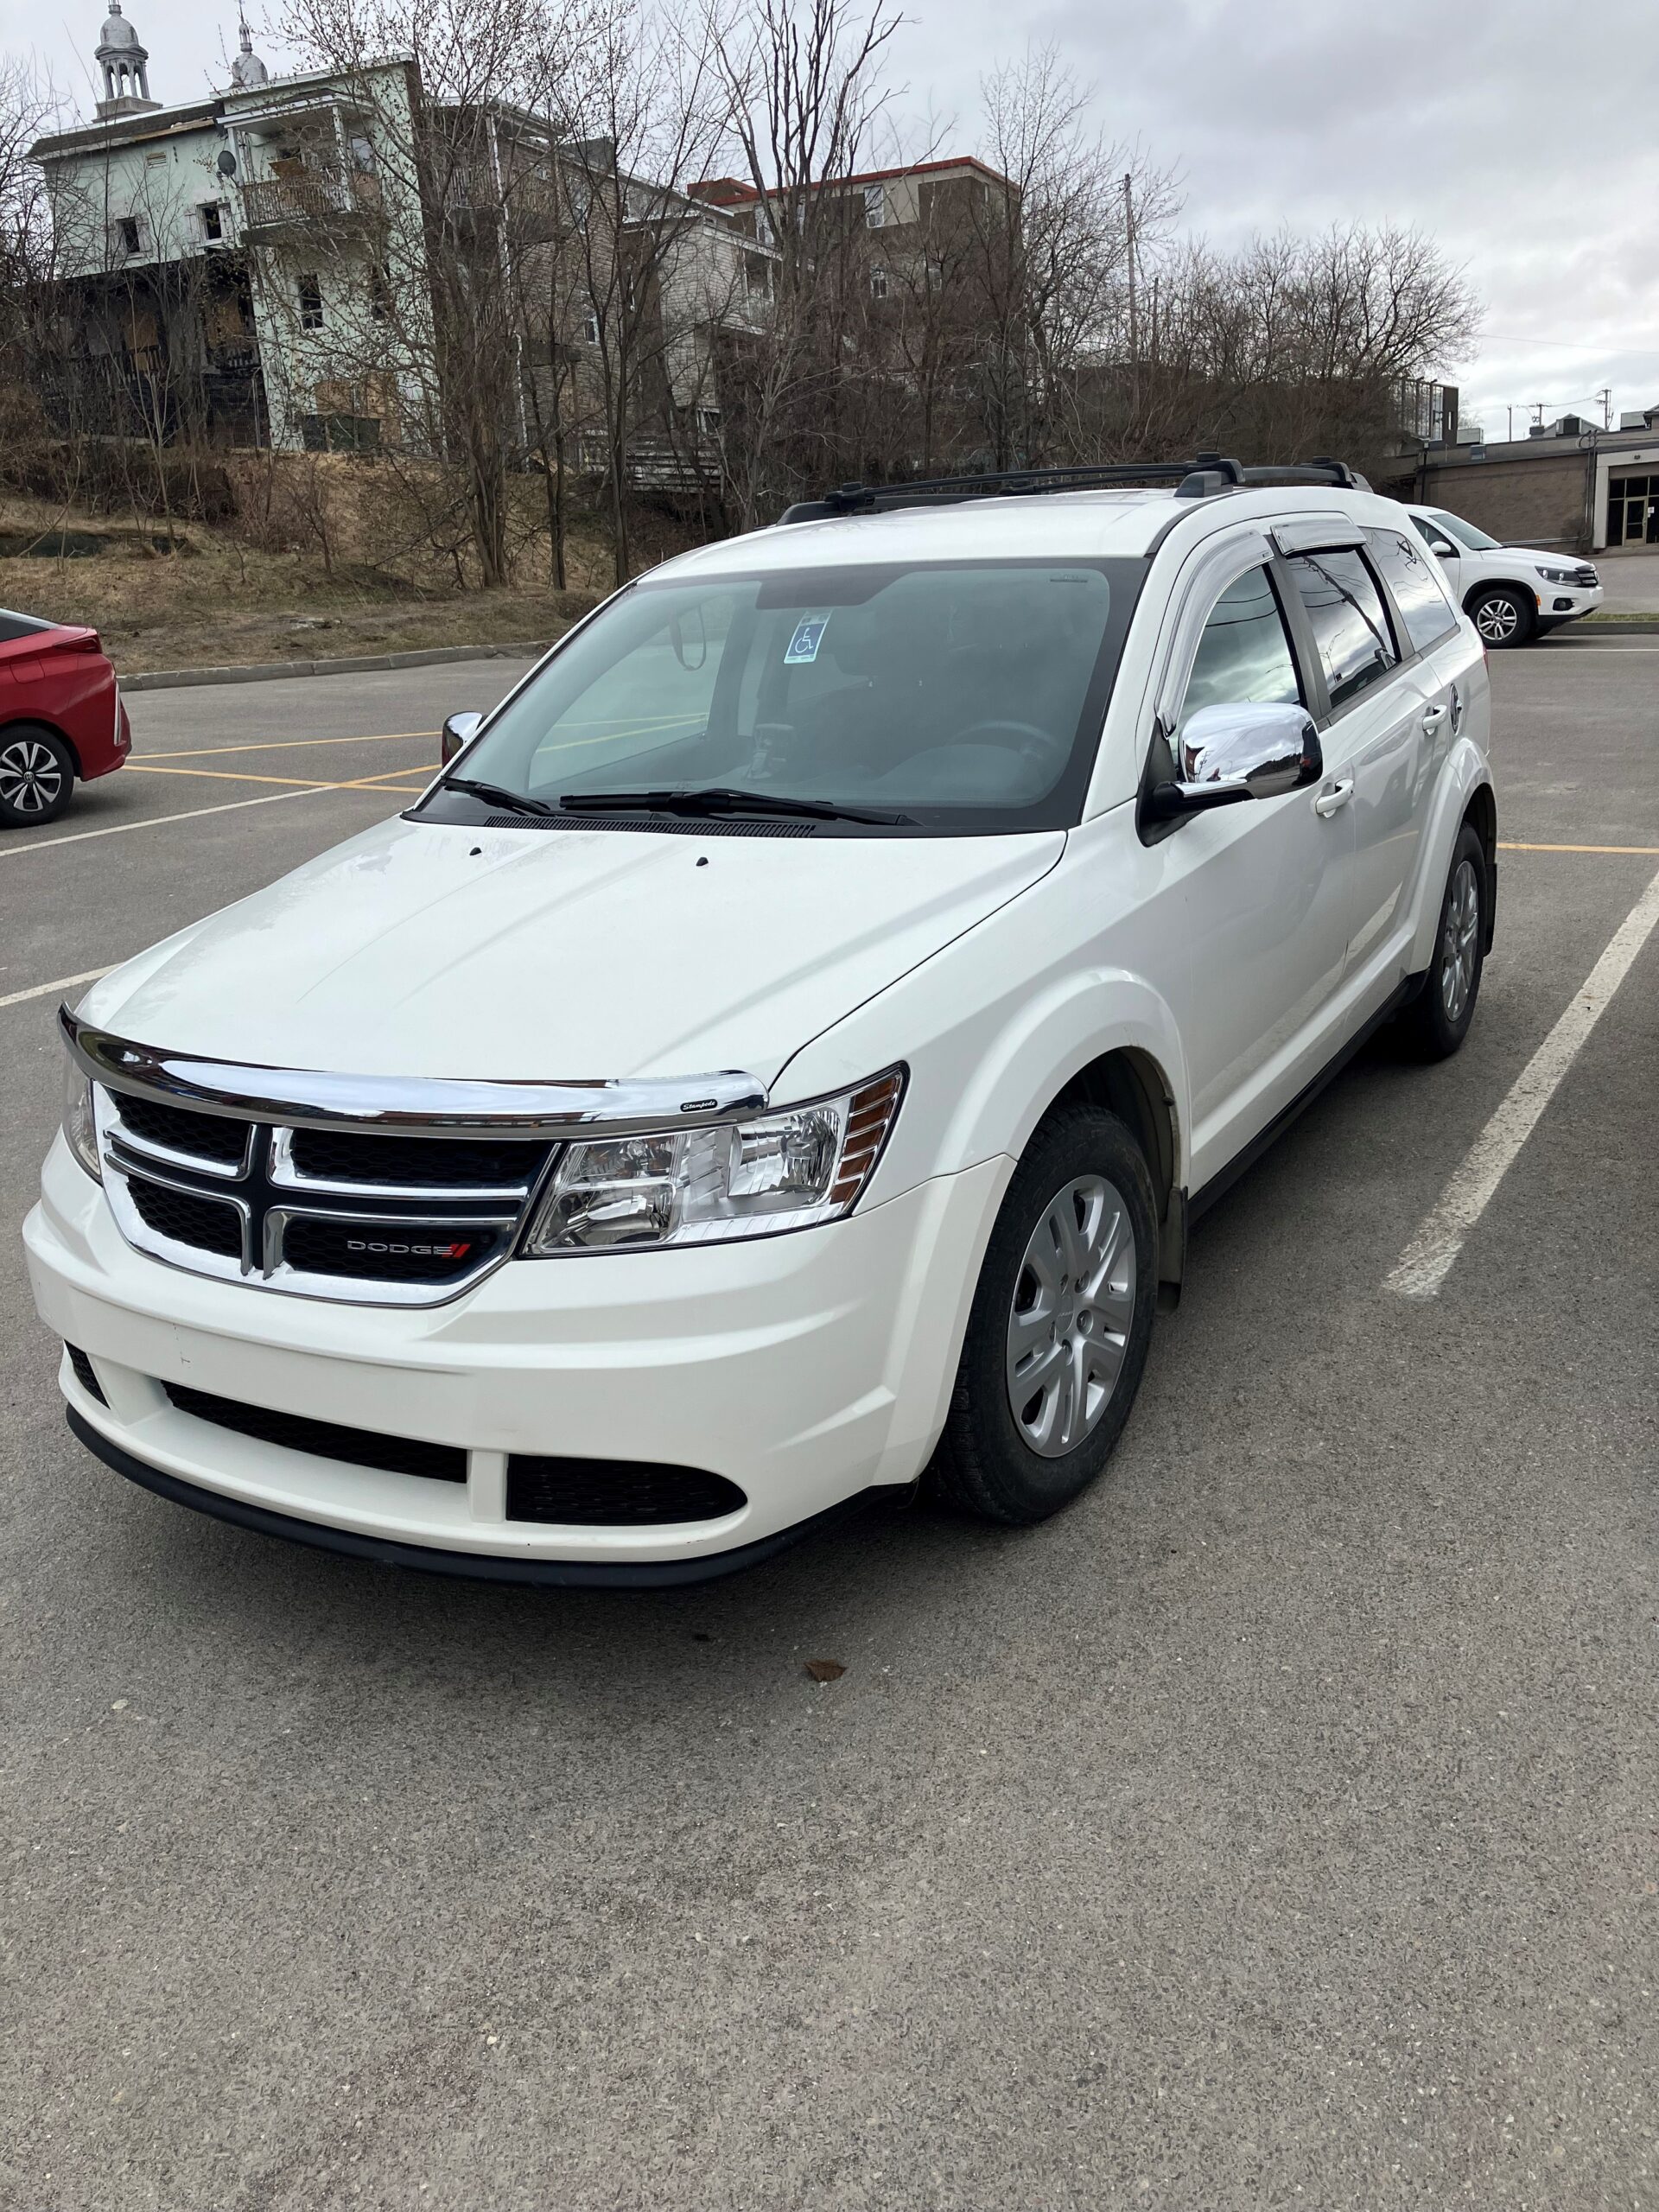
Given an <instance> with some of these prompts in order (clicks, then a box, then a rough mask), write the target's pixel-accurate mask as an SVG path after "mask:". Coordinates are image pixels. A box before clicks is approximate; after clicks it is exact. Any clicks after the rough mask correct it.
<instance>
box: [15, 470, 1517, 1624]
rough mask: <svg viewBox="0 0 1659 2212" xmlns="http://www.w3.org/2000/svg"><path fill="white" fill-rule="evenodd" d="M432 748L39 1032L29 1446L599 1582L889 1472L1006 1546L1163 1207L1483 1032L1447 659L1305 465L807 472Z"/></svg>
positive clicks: (223, 1512) (1444, 608) (1089, 1461)
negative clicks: (59, 1071) (926, 1478)
mask: <svg viewBox="0 0 1659 2212" xmlns="http://www.w3.org/2000/svg"><path fill="white" fill-rule="evenodd" d="M1080 485H1081V486H1095V487H1096V488H1078V486H1080ZM473 720H475V718H468V724H469V726H468V728H467V731H466V733H465V735H466V741H465V744H464V749H463V750H461V753H460V755H459V758H458V759H456V760H454V761H453V762H452V763H451V764H450V765H449V766H448V767H447V768H446V769H445V771H444V772H442V773H441V774H440V776H439V777H438V779H437V780H436V781H435V783H434V784H433V785H431V787H430V788H429V791H427V792H426V793H425V794H424V795H423V798H421V799H420V800H419V801H418V802H417V803H416V804H414V805H413V806H411V807H410V810H409V811H408V812H407V813H406V814H404V815H403V816H401V817H398V818H397V819H395V820H393V821H391V822H388V823H384V824H382V825H381V826H380V827H378V828H376V829H371V830H369V831H367V832H366V833H365V834H364V835H363V836H358V837H354V838H353V839H352V840H351V841H350V842H348V843H346V844H345V845H342V846H340V847H339V848H338V849H336V850H334V851H333V852H330V853H327V854H325V855H322V856H321V857H320V858H319V859H316V860H314V861H310V862H309V863H308V865H306V866H305V867H303V868H299V869H298V870H296V872H295V873H294V874H291V875H289V876H287V877H285V878H284V879H283V880H282V881H280V882H278V883H276V884H274V885H273V886H272V887H270V889H269V890H266V891H263V892H259V893H255V894H254V895H253V896H252V897H251V898H249V899H245V900H243V901H242V902H241V903H240V904H239V905H238V906H232V907H231V908H229V909H227V910H226V912H223V913H221V914H219V915H216V916H213V917H212V918H209V919H207V920H206V921H203V922H200V923H198V924H197V925H195V926H194V928H191V929H188V930H185V931H182V932H181V933H180V934H179V935H178V936H176V937H175V938H170V939H168V941H167V942H166V943H164V944H159V945H157V946H156V947H155V948H154V949H153V950H150V951H149V952H146V953H144V954H142V955H141V956H140V957H137V958H136V959H134V960H131V961H129V962H128V963H127V964H126V965H125V966H124V967H123V968H121V969H118V970H117V971H116V972H115V973H114V974H112V975H111V976H106V977H105V979H104V981H103V982H99V983H98V984H96V985H95V986H94V987H93V988H92V990H91V991H90V992H89V993H88V994H87V995H86V998H85V999H84V1000H83V1001H81V1004H80V1006H79V1009H78V1010H77V1011H76V1012H74V1013H73V1014H72V1013H70V1012H69V1011H68V1010H67V1008H66V1009H65V1011H64V1013H63V1014H62V1017H61V1020H62V1028H63V1034H64V1039H65V1043H66V1045H67V1057H66V1063H65V1065H66V1073H67V1084H68V1089H67V1105H66V1112H65V1117H64V1126H63V1132H62V1135H60V1137H59V1139H58V1140H57V1141H55V1142H54V1145H53V1147H52V1150H51V1153H50V1154H49V1156H48V1160H47V1162H46V1167H45V1173H44V1179H43V1190H42V1195H41V1202H40V1204H39V1205H37V1206H36V1207H35V1209H34V1211H32V1212H31V1214H30V1215H29V1221H28V1224H27V1226H26V1230H25V1236H26V1238H27V1243H28V1249H29V1266H30V1270H31V1274H32V1277H33V1282H34V1287H35V1297H36V1299H37V1301H38V1303H39V1306H40V1311H41V1314H42V1315H43V1316H44V1318H45V1319H46V1320H47V1321H48V1324H49V1325H50V1326H51V1327H52V1329H53V1330H54V1332H55V1333H56V1334H57V1335H58V1336H59V1337H60V1338H61V1339H62V1340H63V1341H64V1344H65V1345H66V1351H65V1355H64V1358H63V1363H62V1367H61V1384H62V1389H63V1391H64V1394H65V1395H66V1397H67V1400H68V1407H69V1421H70V1424H71V1427H73V1430H74V1432H75V1433H76V1434H77V1436H79V1438H80V1440H81V1441H82V1442H83V1443H84V1444H86V1446H88V1447H89V1448H90V1449H91V1450H92V1451H93V1452H96V1453H97V1454H98V1455H99V1457H100V1458H101V1459H105V1460H106V1461H107V1462H108V1463H109V1464H110V1465H111V1466H113V1467H115V1468H117V1469H118V1470H119V1471H121V1472H122V1473H123V1474H124V1475H127V1476H129V1477H130V1478H133V1479H134V1480H136V1481H137V1482H140V1483H143V1484H147V1485H148V1486H149V1488H151V1489H152V1490H156V1491H161V1492H162V1493H163V1494H164V1495H166V1496H168V1497H173V1498H175V1499H178V1500H180V1501H181V1502H183V1503H188V1504H191V1505H194V1506H196V1507H198V1508H200V1509H202V1510H207V1511H208V1512H211V1513H215V1514H218V1515H219V1516H222V1517H224V1518H226V1519H228V1520H231V1521H234V1522H242V1523H245V1524H248V1525H251V1526H252V1527H255V1528H257V1529H264V1530H268V1531H271V1532H276V1533H281V1534H283V1535H289V1536H296V1537H300V1538H302V1539H304V1540H306V1541H310V1542H313V1543H317V1544H321V1545H325V1546H329V1547H332V1548H334V1549H336V1550H340V1551H345V1552H350V1553H356V1554H366V1555H369V1556H372V1557H375V1558H380V1559H391V1560H401V1561H404V1562H405V1563H408V1564H412V1565H417V1566H423V1567H432V1568H437V1569H441V1570H445V1571H448V1572H454V1573H474V1574H485V1575H495V1576H504V1577H508V1578H516V1579H521V1580H539V1581H547V1582H567V1583H568V1582H586V1581H606V1580H610V1581H623V1582H634V1583H641V1582H663V1581H676V1580H695V1579H697V1578H698V1577H701V1576H704V1575H707V1574H709V1573H718V1572H721V1571H723V1570H725V1569H728V1568H730V1567H734V1566H738V1565H741V1564H743V1563H746V1562H747V1561H751V1560H755V1559H757V1558H760V1557H761V1556H763V1555H765V1554H766V1553H768V1552H770V1551H772V1550H774V1549H776V1548H778V1547H779V1545H781V1544H782V1543H784V1542H785V1541H788V1540H789V1538H790V1537H791V1535H797V1534H798V1533H799V1532H800V1530H801V1529H803V1528H804V1527H805V1526H809V1525H811V1524H812V1523H813V1522H816V1521H817V1520H819V1519H821V1518H822V1517H823V1516H827V1515H829V1514H832V1513H835V1512H836V1511H838V1510H840V1509H842V1507H844V1506H845V1505H846V1504H847V1503H849V1501H851V1500H853V1499H855V1497H859V1496H861V1494H863V1493H866V1492H869V1491H885V1492H887V1493H889V1494H892V1493H894V1492H903V1491H906V1490H907V1489H908V1487H909V1486H911V1485H912V1484H914V1483H915V1482H916V1480H917V1478H918V1476H920V1475H921V1473H922V1472H923V1471H924V1470H925V1469H926V1468H928V1467H929V1466H930V1465H931V1467H932V1469H933V1470H934V1472H935V1476H936V1479H937V1481H938V1485H939V1487H940V1488H941V1490H942V1491H944V1494H945V1495H946V1496H947V1497H949V1498H950V1499H953V1500H955V1501H956V1502H957V1503H959V1504H960V1505H962V1506H964V1507H966V1508H968V1509H969V1510H972V1511H974V1512H976V1513H979V1514H982V1515H985V1516H989V1517H990V1518H992V1519H994V1520H997V1521H1001V1522H1033V1521H1037V1520H1040V1519H1041V1518H1043V1517H1044V1516H1046V1515H1048V1514H1051V1513H1052V1512H1054V1511H1055V1510H1057V1509H1058V1507H1060V1506H1062V1505H1064V1504H1065V1503H1066V1502H1067V1501H1068V1500H1069V1499H1071V1498H1072V1497H1075V1496H1076V1495H1077V1493H1078V1492H1079V1491H1081V1490H1082V1489H1083V1488H1084V1486H1085V1485H1086V1484H1089V1483H1090V1482H1091V1481H1092V1480H1093V1479H1094V1478H1095V1477H1096V1475H1097V1474H1098V1473H1099V1472H1100V1470H1101V1468H1102V1466H1103V1463H1104V1462H1105V1460H1106V1459H1107V1457H1108V1455H1109V1452H1111V1450H1112V1447H1113V1446H1114V1444H1115V1443H1116V1440H1117V1437H1118V1435H1119V1433H1120V1432H1121V1431H1122V1427H1123V1424H1124V1421H1125V1420H1126V1419H1127V1418H1128V1412H1129V1408H1130V1405H1131V1403H1132V1402H1133V1400H1134V1397H1135V1389H1136V1386H1137V1384H1138V1383H1139V1382H1140V1379H1141V1369H1142V1366H1143V1364H1144V1362H1145V1360H1146V1357H1147V1339H1148V1338H1149V1335H1150V1333H1151V1330H1152V1325H1153V1316H1154V1309H1155V1308H1156V1307H1157V1306H1159V1305H1160V1303H1163V1304H1168V1303H1169V1302H1170V1301H1172V1300H1173V1298H1174V1297H1175V1295H1176V1294H1178V1292H1179V1286H1180V1281H1181V1276H1182V1272H1183V1269H1184V1268H1185V1264H1186V1249H1187V1230H1188V1225H1189V1224H1190V1223H1191V1221H1192V1218H1193V1217H1194V1215H1195V1214H1197V1213H1198V1212H1199V1211H1201V1210H1202V1209H1203V1208H1204V1207H1205V1205H1208V1204H1209V1203H1210V1202H1211V1200H1212V1199H1213V1198H1215V1197H1216V1196H1217V1193H1218V1192H1220V1191H1222V1190H1223V1189H1224V1187H1225V1186H1226V1185H1227V1184H1228V1183H1229V1182H1230V1179H1232V1178H1233V1177H1234V1176H1235V1175H1236V1173H1238V1171H1239V1169H1240V1168H1241V1166H1243V1164H1244V1163H1245V1162H1246V1161H1247V1160H1249V1158H1250V1157H1251V1156H1252V1154H1255V1152H1256V1151H1258V1150H1259V1149H1260V1148H1261V1147H1262V1146H1263V1145H1264V1144H1265V1143H1266V1142H1267V1141H1268V1140H1269V1139H1270V1138H1271V1137H1272V1136H1273V1135H1274V1133H1275V1132H1276V1131H1278V1130H1279V1129H1280V1128H1282V1127H1283V1126H1284V1124H1285V1123H1286V1122H1287V1119H1288V1118H1289V1117H1290V1116H1292V1115H1294V1113H1295V1112H1296V1111H1297V1109H1299V1108H1300V1107H1301V1106H1302V1105H1304V1104H1305V1103H1306V1101H1307V1100H1308V1098H1309V1097H1310V1096H1311V1095H1312V1094H1313V1092H1314V1091H1315V1090H1317V1089H1318V1088H1319V1085H1320V1084H1323V1083H1324V1082H1325V1080H1326V1078H1327V1077H1329V1076H1330V1075H1331V1074H1332V1071H1333V1070H1334V1069H1336V1068H1337V1067H1338V1066H1339V1065H1341V1064H1342V1062H1343V1061H1344V1059H1345V1058H1347V1057H1348V1056H1349V1055H1350V1054H1351V1053H1352V1052H1354V1050H1355V1049H1356V1047H1357V1046H1358V1045H1359V1043H1360V1041H1361V1040H1362V1039H1363V1038H1364V1037H1365V1036H1366V1035H1367V1033H1369V1032H1370V1030H1372V1029H1373V1028H1374V1027H1376V1025H1377V1024H1378V1023H1380V1022H1381V1021H1383V1020H1385V1019H1387V1018H1388V1017H1389V1016H1393V1015H1399V1016H1401V1017H1402V1018H1403V1019H1404V1020H1406V1021H1408V1023H1409V1025H1410V1027H1411V1030H1412V1033H1413V1034H1414V1037H1415V1038H1416V1039H1417V1040H1418V1043H1419V1044H1420V1046H1421V1049H1422V1051H1423V1052H1424V1053H1425V1054H1426V1055H1427V1056H1430V1057H1433V1056H1436V1055H1442V1054H1446V1053H1448V1052H1453V1051H1455V1050H1456V1049H1457V1047H1458V1046H1459V1043H1460V1042H1461V1041H1462V1039H1463V1036H1464V1033H1465V1030H1466V1028H1467V1027H1468V1024H1469V1020H1470V1017H1471V1014H1472V1012H1473V1009H1474V1005H1475V1000H1476V995H1477V993H1478V989H1479V985H1480V977H1481V963H1482V959H1483V957H1484V953H1485V952H1486V950H1487V949H1488V947H1489V945H1490V944H1491V928H1492V912H1493V896H1494V889H1495V880H1496V878H1495V859H1494V856H1495V851H1496V836H1497V815H1496V808H1495V803H1494V799H1493V794H1492V785H1491V770H1490V766H1489V764H1488V760H1487V728H1488V691H1487V680H1486V674H1485V665H1484V655H1483V653H1482V651H1481V646H1480V642H1479V640H1478V638H1477V637H1476V635H1475V632H1474V630H1473V628H1472V627H1471V625H1470V624H1469V623H1468V622H1467V621H1465V620H1464V619H1463V618H1462V617H1461V616H1460V615H1459V612H1458V610H1457V608H1456V607H1455V605H1454V604H1453V602H1452V600H1451V598H1450V597H1449V596H1448V595H1447V593H1446V589H1445V587H1444V585H1443V583H1442V582H1441V579H1440V571H1439V569H1438V568H1437V566H1436V564H1435V563H1434V562H1433V559H1431V558H1430V557H1428V556H1427V554H1426V552H1425V550H1424V549H1423V547H1422V546H1421V543H1420V542H1419V541H1418V540H1417V538H1416V537H1415V535H1414V531H1413V530H1412V527H1411V524H1410V521H1409V519H1408V516H1407V515H1406V513H1405V512H1404V510H1403V509H1402V508H1401V507H1400V506H1398V505H1395V504H1394V503H1393V502H1391V501H1389V500H1387V499H1379V498H1376V497H1375V496H1373V495H1372V494H1371V493H1370V492H1369V490H1368V489H1367V488H1366V487H1365V486H1364V485H1363V483H1362V482H1361V481H1360V480H1357V479H1356V478H1354V477H1353V476H1352V475H1351V474H1350V473H1349V472H1348V471H1347V470H1346V469H1345V468H1343V467H1340V466H1338V465H1337V464H1334V463H1333V464H1329V465H1319V466H1313V467H1307V468H1304V469H1301V470H1289V469H1281V470H1250V469H1242V468H1240V467H1238V465H1237V464H1236V462H1217V461H1212V460H1206V461H1205V463H1203V464H1195V465H1188V466H1187V467H1173V468H1167V469H1156V470H1154V469H1143V470H1128V471H1117V472H1114V471H1109V470H1098V471H1091V472H1087V473H1084V474H1081V475H1080V474H1079V473H1077V472H1073V473H1071V474H1069V475H1065V476H1062V477H1060V478H1059V479H1058V480H1048V479H1045V478H1043V477H1040V476H1033V477H1029V478H1025V479H1021V480H1017V481H1014V482H1013V483H1010V482H1009V480H995V479H994V480H988V481H987V480H978V481H965V482H961V483H954V484H946V485H944V486H934V487H931V489H930V488H927V487H916V486H911V487H906V489H904V490H902V491H897V492H886V493H870V492H866V491H862V490H860V489H858V488H856V487H849V489H848V490H846V491H844V492H843V493H839V494H837V495H836V496H835V497H833V498H831V499H826V500H823V501H819V502H816V503H813V504H812V505H809V506H807V507H804V508H797V509H793V510H791V514H790V516H788V517H786V518H785V522H784V523H783V524H780V525H779V526H778V527H775V528H772V529H770V530H765V531H760V532H758V533H756V534H755V535H753V536H750V537H740V538H737V539H734V540H732V541H729V542H728V543H721V544H716V545H710V546H708V547H706V548H704V549H702V550H700V551H697V552H695V553H691V554H688V555H686V556H684V557H683V558H681V559H678V560H676V561H672V562H670V563H667V564H666V565H665V566H664V567H662V568H660V569H656V570H655V571H654V572H653V573H652V574H651V575H648V576H645V577H643V578H641V579H640V580H639V582H635V583H634V584H632V585H631V586H629V587H628V588H626V590H624V591H622V592H620V593H619V594H617V595H616V596H615V597H614V598H613V599H612V600H611V601H608V602H607V604H606V605H605V606H604V607H601V609H600V610H599V611H598V613H595V614H594V615H593V616H592V617H590V618H589V619H588V620H587V621H586V622H585V623H583V624H582V625H581V626H579V627H578V628H577V629H575V631H573V632H571V633H570V635H569V637H568V638H566V639H564V640H563V642H562V643H561V644H560V645H559V646H558V647H557V648H556V650H555V651H554V652H551V653H550V655H549V656H548V657H547V658H546V659H544V660H543V662H542V663H541V664H540V665H539V666H538V667H537V669H536V670H535V671H534V672H533V673H532V674H531V676H530V677H527V678H526V680H525V681H524V683H522V684H520V685H519V686H518V689H517V690H515V691H514V692H512V694H511V695H510V696H509V697H508V698H507V699H506V700H505V701H504V702H503V703H502V704H501V705H500V706H499V707H498V708H497V709H495V710H494V712H493V714H491V715H488V716H487V717H486V718H485V720H484V721H483V724H482V727H481V728H478V729H477V730H476V732H475V734H474V732H473V731H472V730H471V728H470V722H471V721H473ZM456 736H457V733H455V732H453V731H452V732H451V733H449V734H448V738H449V739H454V738H455V737H456ZM1426 1110H1432V1109H1430V1108H1429V1107H1428V1106H1427V1102H1426Z"/></svg>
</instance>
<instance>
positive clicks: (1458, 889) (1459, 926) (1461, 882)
mask: <svg viewBox="0 0 1659 2212" xmlns="http://www.w3.org/2000/svg"><path fill="white" fill-rule="evenodd" d="M1489 896H1490V893H1489V891H1488V887H1487V882H1486V849H1485V848H1484V845H1483V844H1482V843H1481V842H1480V836H1479V834H1478V831H1477V830H1476V829H1475V826H1474V824H1473V823H1471V822H1465V823H1464V825H1463V828H1462V829H1460V830H1459V833H1458V842H1457V844H1456V846H1455V848H1454V849H1453V851H1452V868H1451V872H1450V874H1448V875H1447V877H1446V891H1445V893H1444V895H1443V896H1442V898H1441V900H1440V928H1439V930H1438V931H1436V932H1435V938H1434V952H1433V957H1432V959H1431V960H1430V962H1429V967H1428V974H1427V976H1425V978H1424V979H1423V988H1422V989H1421V991H1420V992H1419V993H1418V995H1417V996H1416V997H1415V998H1414V1000H1413V1001H1412V1002H1411V1004H1410V1005H1409V1006H1408V1007H1407V1008H1406V1011H1405V1013H1404V1014H1403V1015H1402V1021H1403V1023H1404V1026H1405V1027H1406V1029H1407V1032H1408V1034H1409V1035H1410V1037H1411V1038H1412V1039H1413V1041H1414V1044H1415V1045H1416V1046H1417V1048H1418V1050H1419V1051H1420V1052H1421V1053H1422V1055H1423V1057H1424V1058H1425V1059H1430V1060H1444V1059H1449V1058H1450V1057H1451V1055H1452V1053H1453V1052H1456V1051H1457V1049H1458V1047H1459V1045H1461V1044H1462V1042H1463V1040H1464V1039H1465V1037H1466V1036H1467V1035H1468V1033H1469V1025H1470V1023H1471V1021H1472V1020H1474V1018H1475V1001H1476V1000H1477V999H1478V997H1479V995H1480V978H1481V975H1482V971H1483V970H1484V967H1485V963H1486V953H1485V944H1486V904H1487V899H1488V898H1489Z"/></svg>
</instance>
